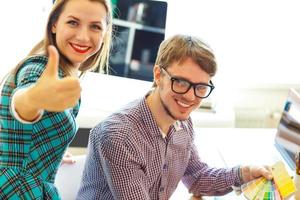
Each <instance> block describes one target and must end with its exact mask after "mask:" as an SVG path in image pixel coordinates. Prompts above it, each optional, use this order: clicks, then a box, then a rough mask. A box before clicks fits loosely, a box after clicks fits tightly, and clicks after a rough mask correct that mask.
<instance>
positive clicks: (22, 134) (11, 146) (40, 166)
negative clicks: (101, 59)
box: [0, 56, 80, 200]
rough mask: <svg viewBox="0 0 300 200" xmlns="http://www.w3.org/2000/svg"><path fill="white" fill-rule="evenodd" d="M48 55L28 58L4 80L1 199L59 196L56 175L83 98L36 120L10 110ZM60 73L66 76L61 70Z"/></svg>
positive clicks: (0, 104)
mask: <svg viewBox="0 0 300 200" xmlns="http://www.w3.org/2000/svg"><path fill="white" fill-rule="evenodd" d="M46 64H47V58H46V57H42V56H36V57H32V58H29V59H27V60H26V61H25V62H24V63H23V65H22V66H21V67H20V69H19V70H18V72H17V74H16V76H13V75H9V76H8V77H7V78H6V80H5V82H4V83H2V84H4V85H3V89H2V91H1V99H0V100H1V102H0V125H1V132H0V199H1V200H5V199H13V200H14V199H60V196H59V194H58V191H57V189H56V188H55V186H54V184H53V183H54V178H55V175H56V172H57V169H58V167H59V165H60V163H61V160H62V157H63V154H64V152H65V150H66V148H67V147H68V145H69V143H70V142H71V141H72V139H73V137H74V135H75V133H76V131H77V129H78V127H77V125H76V122H75V117H76V116H77V114H78V110H79V105H80V101H79V102H78V104H77V105H76V106H75V107H74V108H72V109H68V110H65V111H63V112H59V113H54V112H47V111H45V112H44V113H43V116H42V118H41V119H40V120H39V121H37V122H34V123H28V124H27V123H21V122H20V121H18V120H17V119H16V118H15V116H14V115H13V114H12V113H13V112H12V111H11V106H10V105H11V99H12V96H13V94H14V93H15V92H16V91H17V90H18V89H20V88H24V87H28V86H30V85H31V84H33V83H35V82H36V81H37V80H38V78H39V77H40V76H41V74H42V72H43V70H44V68H45V65H46ZM59 76H60V77H63V73H62V71H59Z"/></svg>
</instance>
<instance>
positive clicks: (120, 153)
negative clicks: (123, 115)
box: [99, 134, 150, 200]
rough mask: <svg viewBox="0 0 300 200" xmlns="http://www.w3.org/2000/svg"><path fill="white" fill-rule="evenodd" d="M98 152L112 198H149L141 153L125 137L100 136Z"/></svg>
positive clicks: (115, 135)
mask: <svg viewBox="0 0 300 200" xmlns="http://www.w3.org/2000/svg"><path fill="white" fill-rule="evenodd" d="M99 154H100V159H101V165H102V167H103V171H104V174H105V177H106V180H107V183H108V185H109V188H110V190H111V192H112V195H113V197H114V199H126V200H127V199H132V200H134V199H150V197H149V185H148V182H147V179H146V175H145V173H144V171H143V167H142V166H143V164H142V159H141V155H139V154H138V153H137V151H136V150H135V147H134V145H132V143H131V142H130V141H129V139H128V138H127V137H120V136H119V134H111V135H109V136H108V137H102V138H101V141H100V145H99Z"/></svg>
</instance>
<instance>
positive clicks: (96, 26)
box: [92, 24, 102, 31]
mask: <svg viewBox="0 0 300 200" xmlns="http://www.w3.org/2000/svg"><path fill="white" fill-rule="evenodd" d="M92 29H93V30H97V31H101V30H102V27H101V26H99V25H96V24H94V25H92Z"/></svg>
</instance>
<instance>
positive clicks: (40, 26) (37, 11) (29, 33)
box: [0, 0, 52, 79]
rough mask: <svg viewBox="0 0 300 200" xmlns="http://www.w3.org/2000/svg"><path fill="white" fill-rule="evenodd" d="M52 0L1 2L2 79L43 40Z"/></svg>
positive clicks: (0, 52) (0, 76)
mask: <svg viewBox="0 0 300 200" xmlns="http://www.w3.org/2000/svg"><path fill="white" fill-rule="evenodd" d="M51 5H52V1H51V0H26V1H24V0H9V1H3V2H2V4H1V6H0V24H1V33H0V44H1V47H2V48H1V49H0V55H1V59H0V79H1V78H2V77H3V76H4V75H5V74H6V73H7V72H8V71H9V70H10V69H12V68H13V67H14V66H16V65H17V63H18V62H19V61H20V60H21V59H23V58H24V56H26V55H27V54H28V53H29V51H30V50H31V48H32V47H33V46H34V45H35V44H36V43H37V42H39V41H40V40H41V39H42V37H43V35H44V30H45V23H46V19H47V17H48V12H49V10H50V8H51Z"/></svg>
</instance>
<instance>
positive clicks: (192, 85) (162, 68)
mask: <svg viewBox="0 0 300 200" xmlns="http://www.w3.org/2000/svg"><path fill="white" fill-rule="evenodd" d="M160 69H161V71H164V72H165V74H167V75H168V77H169V79H170V80H171V83H172V84H171V89H172V91H173V92H175V93H177V94H186V93H187V92H188V91H189V90H190V89H191V87H193V89H194V95H195V96H196V97H198V98H200V99H205V98H207V97H209V95H210V94H211V93H212V91H213V90H214V89H215V86H214V84H213V82H212V81H211V80H210V81H209V84H206V83H192V82H190V81H188V80H186V79H184V78H177V77H174V76H172V75H171V74H170V73H169V72H168V71H167V70H166V69H165V68H164V67H160ZM174 81H184V82H187V83H188V84H189V87H188V89H187V90H186V91H185V92H177V91H175V90H174ZM198 85H201V86H208V87H209V88H210V91H209V92H208V93H207V95H206V96H204V97H200V96H198V95H197V94H196V87H197V86H198Z"/></svg>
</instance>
